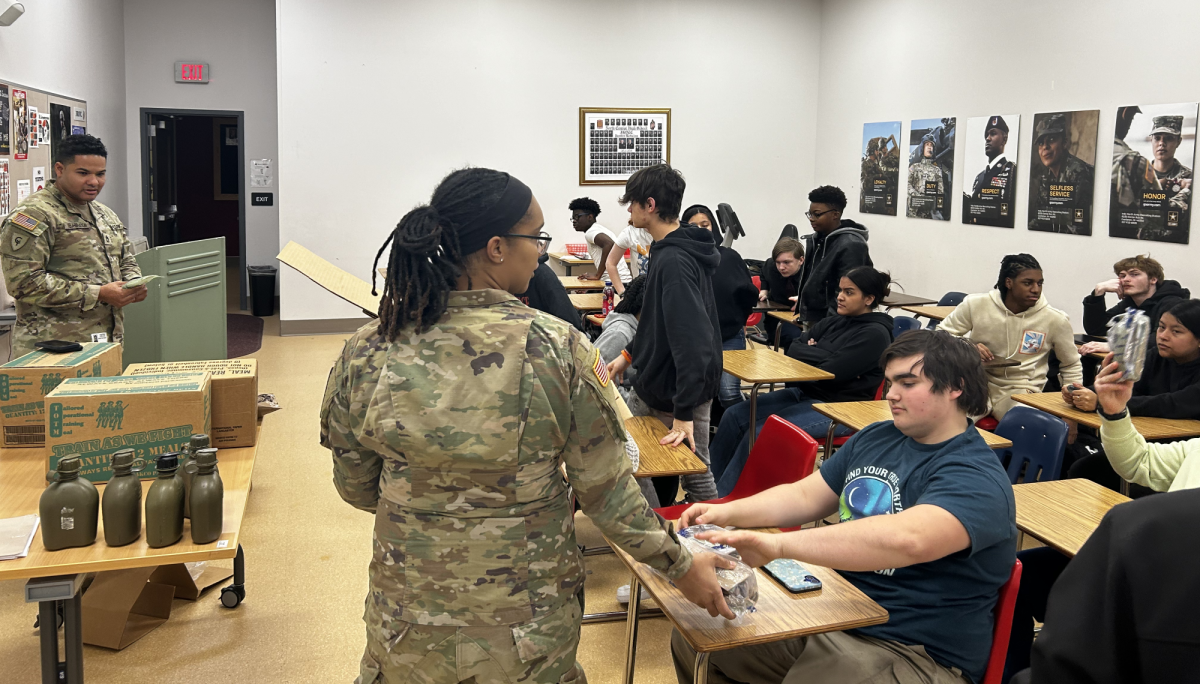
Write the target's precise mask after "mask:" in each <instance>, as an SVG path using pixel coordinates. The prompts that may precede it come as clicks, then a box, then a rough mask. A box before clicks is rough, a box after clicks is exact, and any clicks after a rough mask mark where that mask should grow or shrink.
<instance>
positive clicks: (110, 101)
mask: <svg viewBox="0 0 1200 684" xmlns="http://www.w3.org/2000/svg"><path fill="white" fill-rule="evenodd" d="M23 3H24V5H25V14H24V16H22V17H21V18H20V19H18V20H17V21H16V23H14V24H13V25H12V26H8V27H0V78H2V79H4V80H5V81H11V82H14V83H19V84H21V85H25V86H29V87H31V88H36V89H38V90H43V91H48V92H51V93H56V94H59V95H66V96H68V97H74V98H79V99H81V100H84V101H86V102H87V110H88V116H87V119H88V120H87V131H88V133H91V134H92V135H95V136H97V137H99V138H100V139H101V140H103V141H104V144H105V145H106V146H107V147H108V151H109V157H108V182H107V184H106V185H105V187H104V191H103V192H102V193H101V195H100V198H99V200H100V202H102V203H104V204H106V205H108V206H109V207H111V208H112V209H113V211H115V212H117V215H118V216H120V217H121V218H122V219H124V220H125V221H126V223H128V216H129V211H128V208H129V205H128V196H127V195H126V173H127V169H128V164H127V163H126V159H125V155H124V154H123V152H124V150H125V59H124V51H125V38H124V25H123V23H122V21H121V0H23ZM47 173H49V170H47ZM16 180H17V179H16V178H13V179H12V183H13V184H14V186H15V184H16Z"/></svg>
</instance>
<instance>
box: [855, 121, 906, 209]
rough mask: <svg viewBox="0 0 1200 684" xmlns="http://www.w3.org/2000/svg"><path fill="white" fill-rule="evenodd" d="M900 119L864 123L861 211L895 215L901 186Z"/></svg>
mask: <svg viewBox="0 0 1200 684" xmlns="http://www.w3.org/2000/svg"><path fill="white" fill-rule="evenodd" d="M899 140H900V122H899V121H882V122H878V123H869V124H863V141H862V160H861V163H862V171H861V172H860V175H859V180H860V182H861V186H860V190H859V195H858V210H859V211H860V212H862V213H864V214H886V215H887V216H895V215H896V204H897V202H898V201H899V199H898V198H899V192H898V191H899V188H900V143H899V142H898V141H899Z"/></svg>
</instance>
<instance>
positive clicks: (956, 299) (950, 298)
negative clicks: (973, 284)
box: [925, 292, 967, 330]
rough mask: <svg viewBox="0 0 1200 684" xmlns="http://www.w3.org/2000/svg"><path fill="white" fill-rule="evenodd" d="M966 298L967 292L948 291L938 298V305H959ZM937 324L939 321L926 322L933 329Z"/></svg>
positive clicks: (926, 325) (927, 326)
mask: <svg viewBox="0 0 1200 684" xmlns="http://www.w3.org/2000/svg"><path fill="white" fill-rule="evenodd" d="M966 298H967V293H966V292H947V293H946V294H944V295H942V298H941V299H939V300H938V303H937V305H938V306H958V305H959V304H962V301H963V300H964V299H966ZM937 324H938V322H937V321H934V320H930V321H929V322H928V323H926V324H925V327H926V328H928V329H930V330H933V329H934V328H936V327H937Z"/></svg>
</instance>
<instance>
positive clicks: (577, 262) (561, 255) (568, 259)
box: [548, 252, 631, 266]
mask: <svg viewBox="0 0 1200 684" xmlns="http://www.w3.org/2000/svg"><path fill="white" fill-rule="evenodd" d="M548 254H549V255H550V258H551V259H554V260H555V261H559V262H561V263H563V264H570V265H571V266H595V265H596V263H595V262H594V261H592V260H591V259H577V258H575V257H573V256H571V255H570V254H567V253H566V252H548ZM630 258H631V257H628V256H627V257H625V262H626V263H628V262H629V260H630Z"/></svg>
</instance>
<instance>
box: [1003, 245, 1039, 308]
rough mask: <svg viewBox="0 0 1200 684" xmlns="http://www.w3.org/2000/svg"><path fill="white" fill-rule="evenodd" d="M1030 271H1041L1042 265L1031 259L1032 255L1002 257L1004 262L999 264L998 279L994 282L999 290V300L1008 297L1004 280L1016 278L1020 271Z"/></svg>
mask: <svg viewBox="0 0 1200 684" xmlns="http://www.w3.org/2000/svg"><path fill="white" fill-rule="evenodd" d="M1031 269H1032V270H1035V271H1040V270H1042V265H1041V264H1039V263H1038V260H1037V259H1034V258H1033V255H1032V254H1009V255H1008V256H1006V257H1004V261H1001V262H1000V278H999V279H998V280H997V281H996V289H997V290H1000V299H1004V298H1005V297H1007V296H1008V286H1006V285H1005V284H1004V281H1005V280H1007V279H1009V278H1016V277H1017V276H1018V275H1020V273H1021V271H1028V270H1031Z"/></svg>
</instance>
